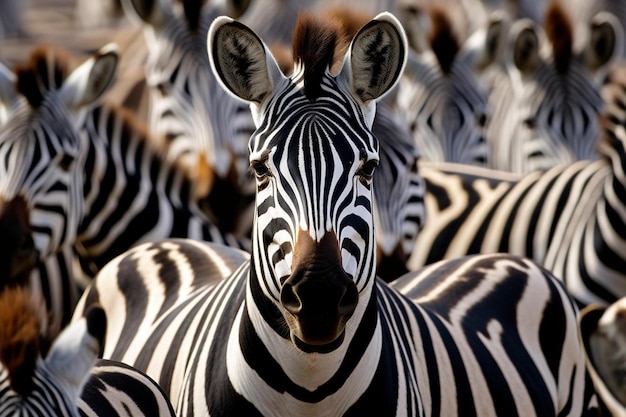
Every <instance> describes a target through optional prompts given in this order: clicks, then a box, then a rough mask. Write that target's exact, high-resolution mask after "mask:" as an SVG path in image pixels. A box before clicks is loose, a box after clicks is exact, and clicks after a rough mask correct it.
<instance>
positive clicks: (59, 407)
mask: <svg viewBox="0 0 626 417" xmlns="http://www.w3.org/2000/svg"><path fill="white" fill-rule="evenodd" d="M105 332H106V316H105V314H104V311H103V310H102V309H101V308H99V307H94V308H91V309H90V310H89V311H88V312H87V314H86V315H85V317H84V318H82V319H80V320H76V321H75V322H73V323H72V324H71V325H70V326H68V327H66V328H65V330H63V332H62V333H61V334H60V335H59V336H58V337H57V338H56V339H55V340H54V342H53V343H52V344H51V345H50V348H49V350H48V349H47V348H46V343H47V341H46V335H45V333H46V329H45V319H43V318H42V314H41V312H40V311H39V310H38V308H37V304H36V303H34V302H33V300H32V299H31V298H30V296H29V295H28V294H27V292H26V291H25V290H22V289H10V290H7V291H5V292H3V293H2V295H1V296H0V415H3V416H4V415H10V416H13V415H19V416H41V415H50V416H76V417H78V415H79V412H78V401H79V396H80V394H81V392H82V390H83V386H84V384H85V382H86V381H87V379H88V377H89V375H90V371H91V370H92V368H93V366H94V364H95V363H96V360H97V358H98V355H99V354H100V352H101V350H102V346H103V343H104V336H105Z"/></svg>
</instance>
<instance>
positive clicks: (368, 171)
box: [356, 159, 378, 184]
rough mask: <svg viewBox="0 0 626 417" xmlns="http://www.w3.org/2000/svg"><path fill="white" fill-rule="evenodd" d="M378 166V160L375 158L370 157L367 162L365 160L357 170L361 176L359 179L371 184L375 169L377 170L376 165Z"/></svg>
mask: <svg viewBox="0 0 626 417" xmlns="http://www.w3.org/2000/svg"><path fill="white" fill-rule="evenodd" d="M377 166H378V161H376V160H374V159H370V160H369V161H367V162H364V163H363V164H362V165H361V167H360V168H359V169H358V170H357V172H356V174H357V175H358V176H359V180H360V181H361V183H363V184H369V183H370V182H371V181H372V178H373V177H374V171H376V167H377Z"/></svg>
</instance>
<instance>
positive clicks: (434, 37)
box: [429, 7, 459, 74]
mask: <svg viewBox="0 0 626 417" xmlns="http://www.w3.org/2000/svg"><path fill="white" fill-rule="evenodd" d="M430 17H431V20H432V24H433V27H432V32H431V34H430V38H429V41H430V47H431V48H432V50H433V52H434V54H435V56H436V57H437V61H439V66H440V67H441V70H442V71H443V72H444V74H448V73H450V70H451V69H452V64H453V62H454V59H455V57H456V54H457V53H458V52H459V42H458V40H457V37H456V35H455V33H454V30H453V28H452V21H451V20H450V17H449V16H448V14H447V12H446V11H445V10H444V9H442V8H440V7H432V8H431V9H430Z"/></svg>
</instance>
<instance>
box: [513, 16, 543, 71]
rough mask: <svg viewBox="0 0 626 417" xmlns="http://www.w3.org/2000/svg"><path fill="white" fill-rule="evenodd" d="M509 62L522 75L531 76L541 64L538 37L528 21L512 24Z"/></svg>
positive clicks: (534, 28) (531, 23)
mask: <svg viewBox="0 0 626 417" xmlns="http://www.w3.org/2000/svg"><path fill="white" fill-rule="evenodd" d="M508 43H509V45H510V47H509V48H508V49H509V51H510V53H511V55H510V57H509V61H510V63H511V64H513V65H514V66H515V68H517V69H518V70H519V71H520V72H521V73H522V74H531V73H533V72H535V71H536V70H537V69H538V68H539V63H540V62H541V56H540V44H539V35H538V34H537V28H536V27H535V24H534V23H533V21H532V20H530V19H521V20H518V21H517V22H515V23H513V25H512V26H511V30H510V31H509V42H508Z"/></svg>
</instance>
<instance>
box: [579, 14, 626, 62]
mask: <svg viewBox="0 0 626 417" xmlns="http://www.w3.org/2000/svg"><path fill="white" fill-rule="evenodd" d="M623 49H624V29H623V27H622V25H621V24H620V22H619V20H618V19H617V18H616V17H615V16H614V15H613V14H612V13H609V12H600V13H598V14H597V15H595V16H594V17H593V19H592V20H591V22H590V24H589V40H588V43H587V45H586V46H585V49H584V50H583V60H584V62H585V65H586V66H587V68H589V70H590V71H592V72H596V71H598V70H601V69H602V68H604V67H607V66H608V64H610V63H611V62H613V60H614V59H616V58H618V57H619V55H620V54H621V52H622V50H623Z"/></svg>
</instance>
